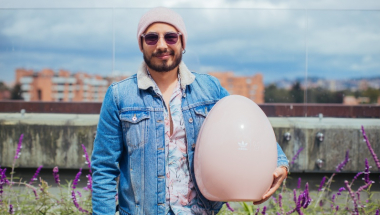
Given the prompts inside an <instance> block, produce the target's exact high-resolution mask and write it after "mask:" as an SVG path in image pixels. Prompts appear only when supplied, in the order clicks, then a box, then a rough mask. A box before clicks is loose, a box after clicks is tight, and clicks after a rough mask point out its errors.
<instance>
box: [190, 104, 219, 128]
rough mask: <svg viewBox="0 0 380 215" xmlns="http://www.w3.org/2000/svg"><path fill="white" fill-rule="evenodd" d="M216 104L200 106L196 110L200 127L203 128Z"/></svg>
mask: <svg viewBox="0 0 380 215" xmlns="http://www.w3.org/2000/svg"><path fill="white" fill-rule="evenodd" d="M214 105H215V103H212V104H207V105H200V106H197V107H195V108H194V112H195V116H196V119H195V120H196V123H198V125H199V126H202V124H203V122H204V120H205V118H206V116H207V115H208V113H209V112H210V110H211V108H212V107H214Z"/></svg>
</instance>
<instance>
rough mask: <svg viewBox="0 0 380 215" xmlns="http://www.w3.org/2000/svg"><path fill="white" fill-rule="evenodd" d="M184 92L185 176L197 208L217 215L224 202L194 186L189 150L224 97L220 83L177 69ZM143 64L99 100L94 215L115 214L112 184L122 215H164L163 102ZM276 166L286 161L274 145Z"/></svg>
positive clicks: (285, 163) (94, 171)
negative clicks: (208, 112)
mask: <svg viewBox="0 0 380 215" xmlns="http://www.w3.org/2000/svg"><path fill="white" fill-rule="evenodd" d="M179 75H180V78H181V88H182V90H183V92H184V93H183V97H182V112H183V117H184V122H185V128H186V139H187V154H188V165H189V170H190V176H191V179H192V180H193V182H194V184H195V188H196V191H197V198H198V199H197V201H198V204H200V205H201V206H203V207H204V208H205V209H206V210H207V212H208V214H216V213H217V212H218V211H219V210H220V208H221V207H222V204H223V202H214V201H209V200H207V199H206V198H205V197H204V196H203V195H202V193H201V192H200V191H199V188H198V187H197V185H196V179H195V176H194V165H193V163H194V159H193V158H194V149H195V144H196V140H197V136H198V132H199V130H200V128H201V125H202V123H203V121H204V119H205V117H206V116H207V112H206V111H205V110H206V107H207V110H210V109H211V108H212V107H213V106H214V105H215V103H216V102H217V101H219V100H220V99H221V98H223V97H225V96H227V95H228V92H227V91H226V90H225V89H224V88H223V87H221V85H220V83H219V81H218V80H217V79H216V78H214V77H212V76H210V75H206V74H198V73H192V72H190V71H189V70H188V69H187V67H186V65H185V64H184V63H183V62H181V63H180V65H179ZM152 86H153V83H152V80H150V78H149V77H148V75H147V72H146V65H145V64H144V63H143V64H142V66H141V67H140V69H139V70H138V72H137V74H135V75H133V76H131V77H129V78H127V79H125V80H123V81H120V82H118V83H114V84H112V85H111V86H110V87H109V88H108V90H107V93H106V96H105V98H104V101H103V104H102V108H101V112H100V119H99V123H98V128H97V134H96V138H95V142H94V149H93V153H92V163H91V166H92V167H91V168H92V171H93V175H92V177H93V178H92V179H93V195H92V204H93V214H101V215H105V214H110V215H111V214H112V215H113V214H115V199H116V192H117V190H116V180H115V179H116V178H117V177H118V176H120V178H119V184H118V191H119V192H118V200H119V210H120V214H121V215H125V214H149V215H150V214H164V212H165V201H166V199H165V186H166V184H165V136H164V133H165V125H164V108H165V105H164V102H163V99H162V97H160V96H159V95H157V94H156V93H155V92H154V90H153V88H152ZM277 151H278V159H277V165H278V166H288V160H287V158H286V156H285V154H284V153H283V151H282V149H281V147H280V146H278V145H277Z"/></svg>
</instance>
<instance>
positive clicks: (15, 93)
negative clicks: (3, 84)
mask: <svg viewBox="0 0 380 215" xmlns="http://www.w3.org/2000/svg"><path fill="white" fill-rule="evenodd" d="M11 99H13V100H23V99H24V98H23V97H22V90H21V84H16V85H15V86H14V87H13V89H12V92H11Z"/></svg>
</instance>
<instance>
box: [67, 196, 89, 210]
mask: <svg viewBox="0 0 380 215" xmlns="http://www.w3.org/2000/svg"><path fill="white" fill-rule="evenodd" d="M71 198H72V199H73V203H74V205H75V207H76V208H78V210H79V211H80V212H84V213H88V211H86V210H84V209H83V208H82V207H81V206H79V204H78V201H77V197H76V196H75V191H74V190H72V191H71Z"/></svg>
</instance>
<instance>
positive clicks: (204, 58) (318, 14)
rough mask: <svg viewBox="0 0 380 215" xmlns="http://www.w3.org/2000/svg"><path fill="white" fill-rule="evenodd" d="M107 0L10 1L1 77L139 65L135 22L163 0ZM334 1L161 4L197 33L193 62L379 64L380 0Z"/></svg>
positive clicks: (324, 72) (280, 69)
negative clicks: (37, 71)
mask: <svg viewBox="0 0 380 215" xmlns="http://www.w3.org/2000/svg"><path fill="white" fill-rule="evenodd" d="M2 2H4V1H1V0H0V5H2V6H0V7H3V8H7V7H8V8H17V4H16V3H18V6H19V7H21V6H20V2H24V1H15V2H16V3H10V2H9V1H7V2H8V3H7V4H5V5H4V4H1V3H2ZM102 2H103V1H102ZM102 2H100V1H80V2H77V3H78V4H74V3H73V2H72V1H68V2H66V3H61V2H59V3H56V4H53V3H51V2H50V1H41V0H38V1H36V2H35V3H36V5H37V6H38V4H42V3H44V4H45V3H46V4H45V5H44V6H41V8H46V9H41V8H40V9H38V10H36V9H20V10H2V13H1V14H0V20H1V22H0V77H1V78H0V79H4V80H8V81H9V80H11V79H13V72H12V71H14V69H15V68H17V67H21V66H22V67H28V69H39V68H45V67H51V68H66V69H69V70H72V71H78V70H85V71H86V72H89V73H97V74H99V73H100V74H102V75H107V74H108V73H109V72H111V71H112V70H113V71H116V70H117V71H129V72H130V73H131V72H133V71H136V70H137V68H138V66H139V64H140V63H141V62H142V54H141V52H140V51H139V49H138V45H137V38H136V29H137V23H138V21H139V19H140V17H141V16H142V14H144V13H145V12H146V11H147V10H149V8H150V7H154V6H159V3H157V1H150V0H143V1H139V2H137V1H119V0H114V1H110V3H104V2H103V3H102ZM336 2H338V3H339V2H340V3H342V1H325V0H323V1H318V2H314V1H296V0H290V1H275V0H273V1H263V0H256V1H243V0H240V1H230V0H223V1H222V0H221V1H216V0H211V1H199V0H194V1H188V0H186V1H185V0H180V1H171V0H170V1H162V2H160V5H165V6H168V7H172V8H175V9H174V10H175V11H177V12H178V13H180V14H181V15H182V17H183V19H184V21H185V23H186V26H187V30H188V34H189V37H188V43H187V44H188V45H187V52H186V54H185V55H184V60H185V62H186V63H187V64H188V67H189V68H190V69H192V70H194V71H199V72H208V71H228V70H229V71H235V72H236V73H237V74H242V75H249V74H253V73H255V72H261V73H263V75H264V80H266V81H270V80H273V79H274V78H283V77H288V78H291V77H298V76H299V75H305V74H306V71H305V66H306V65H305V60H306V58H307V59H308V73H309V75H320V76H323V77H326V78H329V77H332V76H337V77H339V76H341V77H343V76H344V77H348V76H350V77H353V76H360V75H368V76H370V75H374V74H377V73H378V71H379V70H380V65H379V63H377V62H379V56H380V41H379V40H380V36H379V35H380V34H379V33H380V32H379V31H380V29H379V28H378V23H379V22H380V13H379V11H377V10H369V9H370V8H372V9H376V8H379V3H377V1H365V2H361V3H358V1H353V0H348V1H344V2H345V4H338V3H336ZM36 5H34V6H35V7H37V6H36ZM144 5H145V6H144ZM342 5H343V6H342ZM354 6H355V7H356V9H355V7H354ZM132 7H133V8H132ZM24 8H33V7H32V6H31V4H30V3H25V5H24ZM52 8H53V9H52ZM62 8H63V9H62ZM65 8H66V9H65ZM70 8H74V9H70ZM305 8H308V10H305ZM320 8H322V9H320ZM347 8H348V9H349V10H348V9H347ZM363 8H364V9H363ZM306 45H307V49H306ZM306 50H307V56H306ZM332 71H333V72H332Z"/></svg>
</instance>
